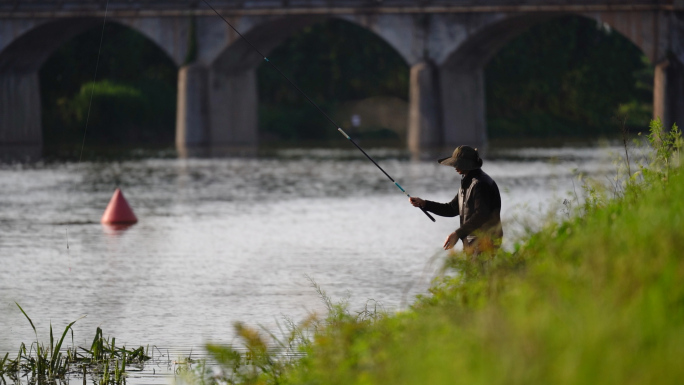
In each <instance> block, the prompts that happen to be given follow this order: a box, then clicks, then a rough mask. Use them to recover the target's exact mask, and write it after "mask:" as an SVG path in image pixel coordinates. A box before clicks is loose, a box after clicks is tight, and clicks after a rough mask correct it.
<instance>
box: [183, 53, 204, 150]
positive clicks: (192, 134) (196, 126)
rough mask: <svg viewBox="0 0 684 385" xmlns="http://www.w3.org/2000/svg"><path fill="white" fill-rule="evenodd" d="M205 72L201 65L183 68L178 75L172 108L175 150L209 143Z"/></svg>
mask: <svg viewBox="0 0 684 385" xmlns="http://www.w3.org/2000/svg"><path fill="white" fill-rule="evenodd" d="M208 78H209V70H208V69H207V68H206V67H204V66H201V65H198V64H192V65H187V66H183V67H181V68H180V70H179V71H178V96H177V98H178V99H177V100H178V102H177V108H176V147H177V148H178V149H184V148H186V147H195V146H204V145H207V144H208V143H209V116H208V115H209V111H208V103H207V84H208Z"/></svg>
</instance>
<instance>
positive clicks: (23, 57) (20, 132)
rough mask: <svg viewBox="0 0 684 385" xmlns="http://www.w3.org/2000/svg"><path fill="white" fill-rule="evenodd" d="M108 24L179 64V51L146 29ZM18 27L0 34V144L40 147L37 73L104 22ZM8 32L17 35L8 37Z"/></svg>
mask: <svg viewBox="0 0 684 385" xmlns="http://www.w3.org/2000/svg"><path fill="white" fill-rule="evenodd" d="M110 23H117V24H120V25H123V26H125V27H126V28H131V29H133V30H135V31H136V32H139V33H141V34H142V35H143V36H145V37H146V38H147V39H149V40H150V41H152V42H153V43H154V44H155V45H157V46H158V47H159V48H160V49H161V50H162V51H163V52H164V53H165V54H167V55H168V56H169V57H170V58H171V59H172V60H173V61H174V62H176V63H177V62H178V60H177V58H175V57H174V55H175V56H176V57H177V56H179V55H180V51H182V50H179V49H177V47H169V46H168V45H167V46H165V45H160V44H159V43H160V40H159V39H158V38H151V37H150V29H149V28H147V29H146V28H141V29H139V27H141V25H140V23H139V22H138V21H136V20H129V19H121V20H116V19H108V20H107V24H110ZM17 24H19V23H17ZM20 24H21V25H20V26H19V25H17V26H14V28H7V29H3V30H2V31H0V42H1V43H4V44H3V45H4V48H3V49H2V50H1V51H0V143H4V144H27V145H42V142H43V132H42V123H41V110H42V105H41V91H40V79H39V70H40V68H41V66H42V65H43V64H44V63H45V61H46V60H47V59H48V58H49V57H50V56H51V55H52V54H53V53H54V52H55V51H56V50H57V49H58V48H59V47H61V46H62V45H64V44H65V43H66V42H68V41H69V40H71V39H73V38H74V37H76V36H77V35H79V34H81V33H84V32H86V31H87V30H90V29H93V28H97V27H101V26H102V25H103V19H100V18H95V17H74V18H61V19H53V20H47V19H39V20H34V21H33V22H32V23H20ZM143 27H144V25H143ZM8 30H12V31H16V32H14V33H12V34H11V35H10V34H8V33H7V31H8ZM153 37H154V36H153ZM86 54H90V53H84V55H86ZM93 70H94V69H93Z"/></svg>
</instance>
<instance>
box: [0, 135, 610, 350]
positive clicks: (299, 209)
mask: <svg viewBox="0 0 684 385" xmlns="http://www.w3.org/2000/svg"><path fill="white" fill-rule="evenodd" d="M369 153H370V154H371V156H373V157H375V158H377V159H378V160H379V163H380V164H381V165H382V166H383V168H384V169H385V170H386V171H387V172H388V173H389V174H390V175H392V176H393V177H394V178H395V179H396V180H397V181H398V182H399V183H401V184H402V186H404V187H405V188H406V189H407V191H408V192H409V193H411V194H412V195H414V196H419V197H423V198H426V199H431V200H436V201H449V200H451V198H452V197H453V196H454V195H455V193H456V190H457V188H458V183H459V177H458V175H457V174H456V172H455V171H454V170H453V169H451V168H448V167H444V166H440V165H438V164H437V163H435V162H434V161H415V160H410V159H409V157H408V156H407V155H406V154H405V153H404V152H403V151H399V150H393V149H370V150H369ZM618 153H619V148H617V147H562V148H522V149H508V150H506V149H502V150H498V151H491V152H490V155H489V157H487V158H485V163H484V167H483V169H484V170H485V171H486V172H487V173H489V174H490V175H491V176H492V177H493V178H494V179H495V180H496V182H497V183H498V185H499V188H500V190H501V193H502V199H503V211H502V216H503V220H504V227H505V231H506V239H507V241H506V244H507V245H509V247H510V245H511V244H512V242H513V239H514V238H515V237H516V236H518V234H520V233H521V232H522V231H523V230H524V228H525V227H526V226H528V225H530V224H532V225H537V224H538V223H539V222H540V220H541V219H542V218H546V216H547V213H549V212H552V213H555V215H558V212H559V210H560V209H562V208H563V207H564V206H563V205H562V204H561V202H562V201H563V199H564V198H566V197H569V196H570V192H572V191H573V190H575V189H579V186H578V184H577V182H575V187H573V174H574V173H576V172H578V171H580V172H585V173H587V174H589V175H600V174H604V173H607V174H610V173H611V172H612V173H614V170H615V166H613V164H612V160H613V159H614V157H615V154H618ZM117 187H120V188H121V189H122V191H123V192H124V195H125V196H126V198H127V200H128V201H129V203H130V204H131V206H132V207H133V210H134V211H135V213H136V215H137V216H138V218H139V223H138V224H136V225H134V226H132V227H130V228H127V229H123V230H121V229H119V230H117V229H112V228H109V227H106V226H103V225H101V224H100V223H99V220H100V217H101V215H102V213H103V211H104V209H105V207H106V206H107V203H108V201H109V199H110V198H111V196H112V193H113V192H114V190H115V189H116V188H117ZM457 221H458V219H457V218H441V217H437V222H436V223H433V222H431V221H430V220H428V219H427V217H425V216H424V215H423V214H422V213H421V212H420V211H419V210H418V209H416V208H413V207H411V206H410V205H409V204H408V202H407V199H406V197H405V196H404V195H402V194H401V193H400V192H399V191H398V190H397V189H396V187H395V186H394V185H393V184H392V183H390V182H389V181H388V180H387V179H386V177H385V176H384V175H383V174H382V173H381V172H380V171H378V170H377V169H376V168H375V166H373V165H372V164H371V163H370V162H368V161H367V160H365V158H362V156H360V154H359V153H357V152H356V150H354V149H349V150H347V149H345V150H339V149H337V150H335V149H285V150H277V151H271V152H269V153H268V154H265V155H262V156H251V157H225V158H204V159H178V158H173V157H168V156H165V155H154V154H152V155H149V156H142V157H135V158H131V159H128V160H117V161H99V162H80V163H77V162H37V163H5V164H1V165H0V262H1V264H2V265H1V266H2V267H1V268H0V352H3V353H4V352H12V354H14V353H15V352H16V351H17V349H18V346H19V344H20V343H21V342H30V341H33V340H34V339H35V337H34V335H33V331H32V329H31V327H30V325H29V323H28V322H27V321H26V319H25V318H24V317H23V315H22V314H21V313H20V312H19V310H18V309H17V307H16V305H15V304H14V302H15V301H16V302H18V303H19V304H21V306H22V307H23V308H24V310H26V312H27V313H28V315H29V316H30V317H31V318H32V320H33V322H34V324H36V326H37V328H38V332H39V337H40V338H41V339H42V340H43V341H47V340H48V338H49V333H48V327H49V324H50V322H51V323H52V325H53V326H54V327H55V329H57V330H60V331H61V330H63V328H64V327H65V326H66V324H68V323H69V322H71V321H73V320H76V319H77V318H79V317H81V316H82V315H87V317H86V318H84V319H81V320H79V321H78V322H77V323H76V324H75V325H74V338H75V341H76V343H77V344H82V345H86V344H88V342H89V341H88V340H92V337H93V336H94V333H95V329H96V327H97V326H100V327H101V328H102V329H103V330H104V334H105V335H110V336H114V337H116V339H117V345H122V344H126V345H128V346H134V345H135V346H138V345H148V344H149V345H154V346H158V347H160V348H162V350H166V349H168V350H169V351H170V352H174V351H178V352H187V351H189V350H190V349H193V350H194V351H200V350H201V347H202V345H203V343H205V342H208V341H212V342H220V343H230V342H234V341H233V328H232V324H233V322H235V321H244V322H246V323H248V324H262V325H264V326H265V327H268V328H275V324H276V320H278V319H280V317H282V316H288V317H291V318H293V319H294V320H299V319H303V318H304V317H305V316H306V315H307V314H308V313H309V312H318V313H320V314H322V313H323V312H324V309H325V308H324V307H323V305H322V302H321V301H320V299H319V297H318V295H317V294H316V291H315V290H314V289H313V288H312V287H311V284H310V282H309V279H308V278H307V277H310V278H311V279H313V280H315V281H316V282H317V283H318V284H319V285H320V286H321V288H322V289H323V290H325V291H326V292H327V294H328V295H330V296H331V297H332V298H333V299H334V300H340V299H343V298H345V297H347V296H348V297H349V301H350V304H351V308H352V309H356V308H360V307H362V306H363V305H364V304H365V303H366V302H367V301H368V300H369V299H372V300H374V301H377V302H378V303H379V304H380V305H381V306H382V307H384V308H385V309H386V310H390V311H392V310H397V309H401V308H403V307H405V306H406V305H407V303H410V302H411V300H412V298H413V297H414V296H415V295H416V294H419V293H423V292H425V290H426V288H427V286H428V284H429V282H430V278H431V277H432V274H433V273H434V271H435V269H436V268H438V267H439V262H440V258H443V257H444V256H445V253H444V252H443V251H440V246H441V245H442V243H443V241H444V238H445V237H446V236H447V235H448V234H449V233H450V232H451V231H453V230H454V229H455V228H456V227H457V223H458V222H457ZM67 245H68V247H67ZM457 247H458V248H460V244H459V246H457ZM88 345H89V344H88ZM171 354H173V353H171Z"/></svg>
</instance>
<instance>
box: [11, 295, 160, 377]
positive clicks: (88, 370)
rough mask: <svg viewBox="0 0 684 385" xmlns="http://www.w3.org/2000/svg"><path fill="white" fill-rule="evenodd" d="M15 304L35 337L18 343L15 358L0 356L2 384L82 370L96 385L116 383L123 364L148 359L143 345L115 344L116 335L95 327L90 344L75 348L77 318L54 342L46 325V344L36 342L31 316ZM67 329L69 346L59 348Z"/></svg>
mask: <svg viewBox="0 0 684 385" xmlns="http://www.w3.org/2000/svg"><path fill="white" fill-rule="evenodd" d="M16 305H17V307H18V308H19V310H20V311H21V313H22V314H23V315H24V316H25V317H26V319H27V320H28V322H29V323H30V324H31V328H33V332H34V334H35V336H36V340H35V341H34V342H33V343H31V344H30V345H29V346H28V347H27V346H26V344H25V343H22V344H21V345H20V346H19V352H18V354H17V356H16V358H14V359H12V358H10V356H9V353H7V354H5V356H4V358H2V359H0V383H2V384H4V383H5V382H6V379H9V380H10V381H12V382H14V383H18V382H20V380H21V379H25V380H26V381H28V382H29V383H35V382H37V383H39V384H42V383H56V382H58V381H62V382H63V381H67V382H68V378H69V376H70V375H74V374H83V376H84V377H85V375H86V374H90V375H91V376H93V378H95V379H97V383H98V384H100V385H109V384H112V385H119V384H125V383H126V376H125V374H126V367H127V366H133V365H136V366H139V365H142V364H143V363H144V362H145V361H147V360H149V357H148V356H147V351H146V349H145V348H144V347H142V346H140V347H138V348H137V349H126V347H125V346H121V347H117V346H116V339H115V338H111V340H110V339H109V338H105V337H104V336H103V334H102V329H100V328H99V327H98V328H97V330H96V332H95V338H93V343H92V344H91V346H90V348H84V347H78V348H77V347H76V346H75V345H74V344H73V329H72V326H73V325H74V324H75V323H76V322H77V321H78V320H76V321H73V322H71V323H70V324H69V325H67V326H66V327H65V328H64V331H63V332H62V336H61V338H60V339H59V340H58V341H57V342H55V338H54V334H53V331H52V325H50V344H49V345H48V346H45V345H44V344H43V343H41V342H40V339H39V338H38V332H37V331H36V327H35V325H34V324H33V321H32V320H31V318H30V317H29V316H28V315H27V314H26V312H25V311H24V309H23V308H22V307H21V306H20V305H19V304H18V303H17V304H16ZM81 318H83V317H81ZM79 319H80V318H79ZM69 332H71V339H72V346H71V347H70V348H65V349H63V348H62V346H63V343H64V339H65V337H66V336H67V334H68V333H69ZM84 383H85V379H84Z"/></svg>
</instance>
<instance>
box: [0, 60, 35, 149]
mask: <svg viewBox="0 0 684 385" xmlns="http://www.w3.org/2000/svg"><path fill="white" fill-rule="evenodd" d="M40 120H41V103H40V83H39V80H38V71H37V70H26V71H19V70H7V71H4V72H2V73H0V143H2V144H26V145H42V142H43V132H42V129H41V121H40Z"/></svg>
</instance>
